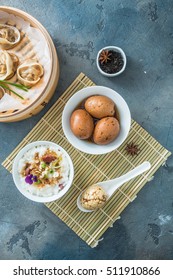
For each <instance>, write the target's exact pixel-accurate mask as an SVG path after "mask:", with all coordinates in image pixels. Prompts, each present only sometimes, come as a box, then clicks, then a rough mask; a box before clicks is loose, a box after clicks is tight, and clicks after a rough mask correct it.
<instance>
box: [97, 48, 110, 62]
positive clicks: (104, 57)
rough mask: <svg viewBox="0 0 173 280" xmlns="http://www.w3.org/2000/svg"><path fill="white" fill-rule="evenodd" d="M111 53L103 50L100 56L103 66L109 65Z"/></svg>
mask: <svg viewBox="0 0 173 280" xmlns="http://www.w3.org/2000/svg"><path fill="white" fill-rule="evenodd" d="M110 56H111V53H110V52H109V51H108V50H103V51H102V52H101V54H100V56H99V61H100V63H101V64H103V63H107V61H108V60H111V59H110Z"/></svg>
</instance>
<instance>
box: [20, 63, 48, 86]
mask: <svg viewBox="0 0 173 280" xmlns="http://www.w3.org/2000/svg"><path fill="white" fill-rule="evenodd" d="M43 73H44V70H43V66H42V65H41V64H40V63H38V62H37V61H36V60H33V59H30V60H28V61H26V62H24V63H23V64H21V65H20V66H19V67H18V69H17V78H18V80H19V82H20V83H21V84H23V85H25V86H29V87H32V86H34V85H35V84H37V83H38V82H39V81H40V78H41V77H42V76H43Z"/></svg>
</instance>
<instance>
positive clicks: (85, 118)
mask: <svg viewBox="0 0 173 280" xmlns="http://www.w3.org/2000/svg"><path fill="white" fill-rule="evenodd" d="M70 127H71V130H72V132H73V133H74V135H75V136H76V137H78V138H79V139H89V138H90V137H91V135H92V133H93V130H94V121H93V119H92V117H91V116H90V114H89V113H88V112H86V111H85V110H83V109H77V110H75V111H74V112H73V113H72V115H71V118H70Z"/></svg>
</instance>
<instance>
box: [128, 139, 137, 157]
mask: <svg viewBox="0 0 173 280" xmlns="http://www.w3.org/2000/svg"><path fill="white" fill-rule="evenodd" d="M125 150H126V151H127V154H129V155H131V156H135V155H136V156H137V155H138V153H139V151H140V149H139V148H138V145H136V144H134V143H133V142H132V143H130V144H127V146H126V148H125Z"/></svg>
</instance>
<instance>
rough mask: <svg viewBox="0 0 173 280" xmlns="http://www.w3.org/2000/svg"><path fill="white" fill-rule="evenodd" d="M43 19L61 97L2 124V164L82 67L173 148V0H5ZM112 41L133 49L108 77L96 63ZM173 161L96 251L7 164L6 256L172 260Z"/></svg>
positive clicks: (2, 219)
mask: <svg viewBox="0 0 173 280" xmlns="http://www.w3.org/2000/svg"><path fill="white" fill-rule="evenodd" d="M0 5H6V6H13V7H16V8H19V9H22V10H24V11H26V12H28V13H30V14H31V15H32V16H34V17H35V18H37V19H38V20H39V21H40V22H41V23H42V24H43V25H44V26H45V27H46V28H47V30H48V32H49V33H50V35H51V36H52V38H53V40H54V43H55V46H56V49H57V52H58V56H59V61H60V70H61V73H60V80H59V84H58V87H57V90H56V92H55V94H54V97H53V98H52V100H51V101H50V103H49V104H48V105H47V106H46V108H45V109H44V110H43V111H42V112H41V113H40V114H38V115H37V116H35V117H33V118H31V119H28V120H25V121H21V122H18V123H9V124H7V123H0V140H1V144H0V162H2V161H3V160H4V159H5V158H6V156H7V155H8V154H9V153H10V152H11V151H12V150H13V149H14V148H15V146H16V145H17V144H18V143H19V142H20V141H21V140H22V139H23V137H24V136H25V135H26V134H27V133H28V132H29V131H30V130H31V128H32V127H33V126H34V125H35V124H36V123H37V122H38V120H39V119H40V118H41V116H43V114H45V112H46V111H47V110H48V109H49V107H50V106H51V105H52V104H53V103H54V102H55V101H56V100H57V98H58V96H60V95H61V94H62V92H63V91H64V90H65V89H66V87H67V86H68V85H69V84H70V83H71V82H72V81H73V79H74V78H75V77H76V76H77V75H78V74H79V73H80V72H81V71H83V72H84V73H85V74H86V75H88V76H89V77H90V78H91V79H93V81H94V82H95V83H96V84H98V85H104V86H108V87H111V88H113V89H115V90H116V91H118V92H119V93H120V94H121V95H122V96H123V97H124V98H125V100H126V101H127V103H128V104H129V107H130V110H131V113H132V117H133V118H134V119H135V120H136V121H137V122H139V123H140V124H141V125H142V126H143V127H144V128H145V129H146V130H148V131H149V132H150V133H151V134H152V135H153V136H154V137H155V138H157V140H158V141H159V142H161V144H162V145H164V146H165V147H166V148H167V149H169V150H170V151H172V150H173V76H172V71H173V28H172V26H173V15H172V9H173V1H172V0H165V1H162V0H157V1H151V0H150V1H149V0H139V1H137V0H131V1H125V0H121V1H120V0H108V1H106V0H105V1H104V0H70V1H69V0H63V1H61V0H42V1H41V0H35V1H22V0H13V1H10V0H5V1H4V0H1V2H0ZM106 45H117V46H120V47H122V48H123V49H124V51H125V53H126V54H127V61H128V62H127V69H126V71H125V72H124V73H123V74H122V75H121V76H119V77H116V78H113V79H108V78H106V77H103V76H102V75H101V74H100V73H99V72H98V70H97V68H96V63H95V59H96V55H97V52H98V50H99V49H100V48H102V47H104V46H106ZM172 171H173V159H172V157H170V158H169V160H168V166H167V167H163V168H160V169H159V171H158V172H157V173H156V174H155V178H154V180H153V181H152V182H150V183H148V184H147V185H146V186H145V188H144V189H143V190H142V191H141V192H140V193H139V195H138V198H137V199H136V200H135V201H134V202H133V203H131V204H130V205H129V206H128V207H127V208H126V210H125V211H124V212H123V214H122V216H121V219H120V220H118V221H117V222H116V223H115V224H114V227H113V228H110V229H109V230H108V231H107V232H106V233H105V234H104V240H103V241H102V242H101V243H100V244H99V246H98V247H96V248H94V249H91V248H90V247H88V246H87V245H86V244H85V243H84V242H83V241H82V240H80V239H79V238H78V237H77V236H76V235H75V233H73V232H72V231H71V230H70V229H69V228H68V227H67V226H66V225H65V224H64V223H63V222H62V221H61V220H59V219H58V218H56V217H55V216H54V215H53V214H52V213H51V212H50V211H49V210H48V209H47V208H46V207H45V206H44V205H41V204H37V203H34V202H31V201H29V200H27V199H25V198H24V197H23V196H22V195H21V194H20V193H19V192H18V190H17V189H16V188H15V186H14V183H13V181H12V177H11V175H10V174H9V173H8V172H7V171H6V170H5V169H4V168H3V167H2V166H1V167H0V180H1V183H0V252H1V254H0V259H173V172H172Z"/></svg>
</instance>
